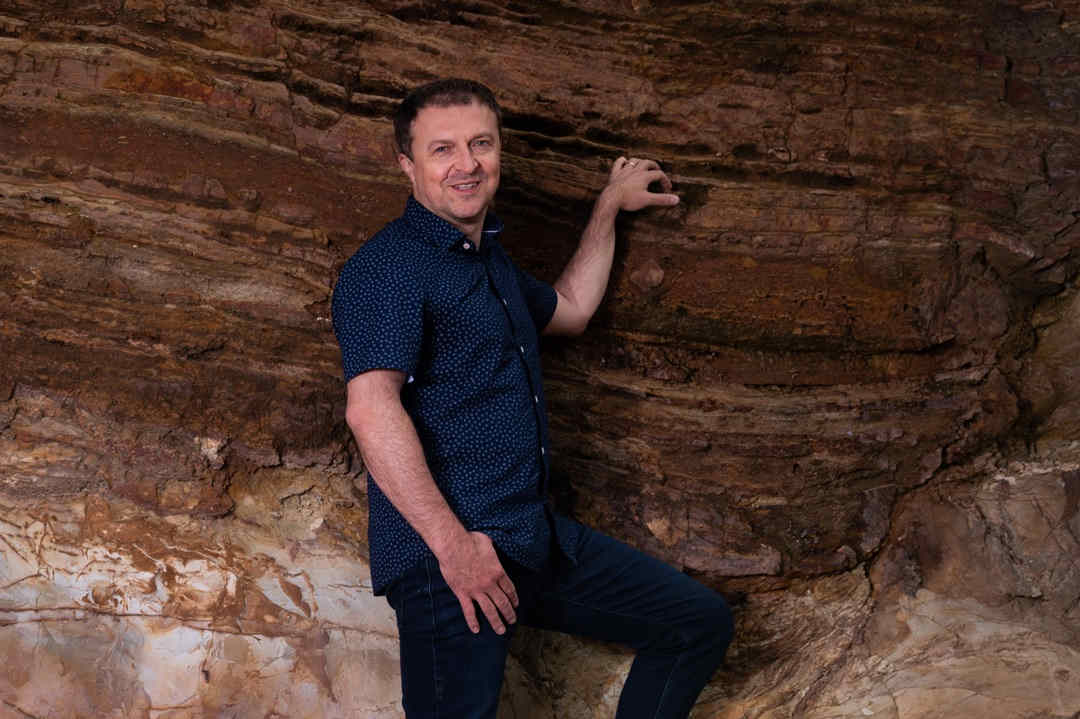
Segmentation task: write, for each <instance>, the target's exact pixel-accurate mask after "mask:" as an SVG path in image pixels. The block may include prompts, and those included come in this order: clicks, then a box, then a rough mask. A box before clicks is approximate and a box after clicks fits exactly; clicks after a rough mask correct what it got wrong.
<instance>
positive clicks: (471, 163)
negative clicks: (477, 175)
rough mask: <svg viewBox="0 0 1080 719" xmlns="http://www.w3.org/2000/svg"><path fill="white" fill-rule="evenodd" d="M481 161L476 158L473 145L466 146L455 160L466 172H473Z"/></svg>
mask: <svg viewBox="0 0 1080 719" xmlns="http://www.w3.org/2000/svg"><path fill="white" fill-rule="evenodd" d="M479 164H480V162H479V161H478V160H477V159H476V155H474V154H473V151H472V148H471V147H466V148H465V149H464V150H462V151H461V152H459V153H458V156H457V158H455V160H454V166H455V167H456V168H457V169H458V170H460V171H461V172H464V173H466V174H472V172H473V170H475V169H476V166H477V165H479Z"/></svg>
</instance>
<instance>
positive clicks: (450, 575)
mask: <svg viewBox="0 0 1080 719" xmlns="http://www.w3.org/2000/svg"><path fill="white" fill-rule="evenodd" d="M404 384H405V375H404V374H403V373H402V372H399V371H397V370H381V369H377V370H370V371H368V372H364V373H362V374H359V375H357V376H356V377H354V378H352V379H351V380H349V383H348V385H347V386H346V391H347V398H346V405H345V421H346V422H347V423H348V425H349V428H350V429H351V430H352V432H353V436H354V437H356V443H357V445H358V446H359V447H360V453H361V454H362V455H363V457H364V465H365V467H367V470H368V471H369V472H370V473H371V476H372V478H373V479H374V480H375V483H376V484H378V485H379V489H380V490H382V493H383V494H385V495H386V498H387V499H389V500H390V503H391V504H393V505H394V507H395V508H396V509H397V510H398V512H400V513H401V516H403V517H404V518H405V520H406V521H407V522H408V523H409V524H410V525H411V526H412V528H413V529H415V530H416V532H417V533H418V534H419V535H420V537H421V538H422V539H423V540H424V542H425V543H427V546H428V547H429V548H430V549H431V551H432V552H433V553H434V554H435V558H436V559H438V560H439V569H440V570H441V571H442V575H443V578H444V579H445V580H446V583H447V585H449V587H450V589H451V590H453V592H454V595H455V596H456V597H457V599H458V602H460V603H461V610H462V612H464V614H465V620H466V622H467V623H468V625H469V629H471V630H472V631H473V633H476V632H479V631H480V624H479V622H478V621H477V617H476V610H475V609H474V607H473V602H474V601H475V602H476V603H477V604H479V605H480V610H481V611H482V612H483V613H484V616H486V617H487V619H488V621H489V622H490V623H491V627H492V628H493V629H494V630H495V632H496V633H498V634H502V633H503V632H505V631H506V627H505V625H504V623H503V619H505V620H506V621H507V622H514V621H516V620H517V617H516V615H515V613H514V607H516V606H517V604H518V597H517V592H516V591H515V589H514V583H513V582H512V581H510V577H508V576H507V575H506V572H505V571H504V570H503V567H502V564H501V563H500V562H499V558H498V555H496V554H495V548H494V546H493V545H492V543H491V539H489V538H488V536H487V535H486V534H483V533H481V532H469V531H467V530H466V529H465V527H464V526H463V525H462V524H461V521H460V520H459V519H458V518H457V515H455V514H454V512H453V510H452V509H451V508H450V505H449V504H447V502H446V498H445V497H444V496H443V494H442V492H440V491H439V488H438V486H437V485H436V484H435V480H434V479H433V478H432V476H431V471H430V470H429V469H428V466H427V460H426V459H425V458H424V450H423V447H422V446H421V444H420V438H419V436H418V435H417V434H416V427H415V426H414V425H413V423H412V420H411V419H410V418H409V415H408V413H407V412H406V411H405V408H404V407H403V406H402V404H401V388H402V386H403V385H404ZM500 615H501V617H500Z"/></svg>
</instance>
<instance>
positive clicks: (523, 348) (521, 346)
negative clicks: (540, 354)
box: [518, 345, 525, 354]
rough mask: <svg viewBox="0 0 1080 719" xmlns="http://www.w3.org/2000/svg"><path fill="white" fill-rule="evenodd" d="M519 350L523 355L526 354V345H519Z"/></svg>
mask: <svg viewBox="0 0 1080 719" xmlns="http://www.w3.org/2000/svg"><path fill="white" fill-rule="evenodd" d="M518 350H520V351H521V354H525V345H518Z"/></svg>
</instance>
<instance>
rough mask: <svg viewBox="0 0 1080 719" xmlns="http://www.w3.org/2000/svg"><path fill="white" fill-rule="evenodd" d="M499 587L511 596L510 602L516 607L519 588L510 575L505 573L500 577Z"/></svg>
mask: <svg viewBox="0 0 1080 719" xmlns="http://www.w3.org/2000/svg"><path fill="white" fill-rule="evenodd" d="M499 589H501V590H503V593H504V594H506V596H507V597H509V598H510V603H511V604H513V605H514V606H515V607H516V606H517V605H518V595H517V588H516V587H515V586H514V582H513V581H511V579H510V577H508V576H506V575H505V574H504V575H503V576H502V578H501V579H499Z"/></svg>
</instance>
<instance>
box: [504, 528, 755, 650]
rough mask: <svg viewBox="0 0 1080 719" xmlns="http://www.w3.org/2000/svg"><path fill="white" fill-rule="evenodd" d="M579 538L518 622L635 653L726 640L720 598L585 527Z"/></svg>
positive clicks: (728, 623) (726, 612)
mask: <svg viewBox="0 0 1080 719" xmlns="http://www.w3.org/2000/svg"><path fill="white" fill-rule="evenodd" d="M558 521H561V522H570V521H572V520H569V519H566V518H564V517H560V518H559V520H558ZM580 532H581V535H580V536H581V539H580V542H579V545H578V561H577V564H571V563H570V562H568V561H566V560H565V558H562V559H561V561H556V563H555V566H554V569H553V573H554V577H553V578H552V581H551V582H550V583H549V584H548V587H547V588H546V589H544V590H543V591H540V592H538V593H537V594H536V596H535V606H534V607H530V610H529V611H528V612H527V615H526V616H524V617H522V623H524V624H528V625H530V626H536V627H540V628H544V629H552V630H555V631H561V632H566V633H569V634H577V635H580V636H587V637H592V638H595V639H602V640H606V641H614V642H619V643H622V644H626V645H629V646H631V647H633V648H635V649H638V650H639V651H642V650H644V651H658V652H674V653H677V652H681V651H683V650H685V649H686V648H688V647H691V646H693V645H696V644H699V643H702V642H708V643H716V642H718V641H719V642H721V643H723V644H725V645H726V643H727V642H728V641H730V639H731V634H732V631H733V627H732V618H731V612H730V609H729V608H728V605H727V603H726V602H725V601H724V599H723V598H722V597H721V596H720V595H719V594H717V593H716V592H714V591H713V590H711V589H709V588H708V587H705V586H704V585H702V584H701V583H699V582H697V581H695V580H694V579H691V578H690V577H688V576H686V575H685V574H683V573H682V572H680V571H678V570H676V569H675V568H674V567H671V566H670V565H668V564H665V563H664V562H662V561H660V560H658V559H656V558H655V557H651V556H649V555H647V554H645V553H643V552H641V551H639V550H637V549H634V548H633V547H630V546H628V545H626V544H624V543H622V542H620V541H618V540H616V539H612V538H611V537H608V536H607V535H604V534H602V533H600V532H597V531H595V530H592V529H590V528H588V527H584V526H581V529H580Z"/></svg>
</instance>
